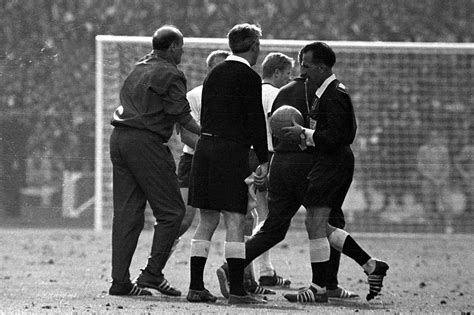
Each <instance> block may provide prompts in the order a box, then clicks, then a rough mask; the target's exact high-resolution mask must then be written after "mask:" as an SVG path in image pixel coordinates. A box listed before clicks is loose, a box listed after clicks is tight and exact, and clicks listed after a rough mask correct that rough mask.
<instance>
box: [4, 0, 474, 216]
mask: <svg viewBox="0 0 474 315" xmlns="http://www.w3.org/2000/svg"><path fill="white" fill-rule="evenodd" d="M473 12H474V1H472V0H456V1H443V0H418V1H409V0H393V1H388V0H387V1H380V0H364V1H359V0H339V1H331V0H291V1H290V0H275V1H270V0H255V1H246V0H161V1H157V0H134V1H132V0H101V1H99V0H81V1H75V0H35V1H30V0H2V1H0V42H1V43H2V44H1V46H0V111H1V114H0V156H1V159H0V171H1V174H2V177H1V178H0V184H1V186H0V217H2V216H4V217H6V216H8V217H18V216H22V215H23V212H25V211H26V210H25V208H27V207H28V206H29V205H32V206H33V207H34V208H35V209H38V207H40V208H41V207H42V206H44V208H45V209H48V210H50V209H54V208H57V209H59V208H60V207H61V204H62V200H61V198H62V193H61V189H62V186H63V180H64V174H65V172H84V173H87V172H92V171H93V170H94V131H95V85H94V84H95V83H94V82H95V36H96V35H103V34H111V35H134V36H150V35H151V34H152V33H153V31H154V30H155V29H156V28H157V27H158V26H160V25H162V24H166V23H169V24H174V25H176V26H177V27H178V28H180V29H181V30H182V32H183V34H184V35H185V36H187V37H219V38H222V37H225V35H226V33H227V31H228V29H229V28H230V27H231V26H233V25H234V24H236V23H241V22H252V23H259V24H260V25H261V26H262V29H263V33H264V36H263V38H266V39H296V40H308V41H309V40H333V41H336V40H337V41H338V40H347V41H401V42H458V43H464V42H472V41H473V34H474V29H473V23H472V15H473ZM136 57H137V58H138V57H140V56H136ZM468 66H470V67H471V68H470V76H469V77H468V78H464V77H460V78H458V79H459V84H460V85H466V86H471V91H472V72H473V69H472V67H473V65H472V64H470V65H468ZM468 73H469V71H468ZM189 88H191V87H189ZM400 93H404V91H402V90H400ZM434 93H436V91H434ZM415 103H416V101H415ZM409 104H411V103H410V102H407V103H404V104H399V103H393V104H390V106H389V107H388V108H386V109H384V111H385V112H386V117H385V118H384V119H382V120H380V119H378V120H377V121H376V120H373V119H370V117H365V118H366V119H367V120H366V121H367V122H369V125H367V126H365V127H364V128H363V129H362V134H360V138H359V140H358V143H357V144H356V145H357V146H358V151H359V152H360V156H359V157H358V158H359V159H360V165H361V168H360V170H361V172H362V175H361V176H360V178H361V179H364V178H365V179H366V180H361V181H360V182H359V183H358V185H359V186H360V191H361V192H362V193H363V194H367V196H366V197H365V198H364V200H366V204H365V205H364V207H365V208H366V209H367V210H368V211H369V212H370V211H371V209H372V208H373V209H375V208H377V207H379V208H383V210H387V209H390V207H393V208H397V207H398V208H400V205H401V204H403V203H404V202H407V201H406V200H403V198H404V196H406V195H407V194H406V192H407V191H408V192H409V191H412V190H413V189H420V190H422V189H423V187H421V186H422V185H423V184H422V183H420V185H419V187H418V186H417V187H413V186H410V183H412V182H413V181H410V180H409V178H410V176H416V174H417V173H419V172H420V170H419V169H418V168H417V167H416V165H415V164H416V163H418V162H416V163H414V162H413V161H415V160H416V161H418V160H419V159H422V158H423V154H424V155H426V156H433V152H436V154H435V155H438V152H440V151H439V150H440V149H439V148H434V149H433V148H431V149H430V148H429V147H428V148H426V149H424V151H426V152H425V153H423V152H421V153H420V152H418V151H423V150H421V147H422V146H423V145H424V144H425V143H426V141H428V139H429V138H430V137H431V136H432V137H433V138H434V139H436V140H433V142H432V146H436V145H438V144H439V143H444V146H445V147H446V154H447V159H448V160H449V163H450V165H452V167H453V170H454V171H452V172H450V174H449V176H450V177H452V178H454V179H458V180H459V182H466V183H467V184H466V185H468V186H469V183H471V181H470V180H469V178H468V179H467V180H466V179H465V176H466V173H465V172H464V171H459V170H458V168H457V166H456V165H457V164H456V161H458V160H459V161H460V160H461V156H464V157H463V158H464V160H466V156H467V165H470V167H471V168H472V163H473V162H472V149H469V146H470V147H472V140H469V139H472V135H473V134H472V130H473V125H472V121H473V120H472V118H473V117H472V111H473V110H472V109H471V107H472V106H473V104H472V95H471V100H470V102H468V103H462V104H460V103H456V102H454V103H452V104H451V105H450V106H451V108H445V107H444V104H441V103H439V102H438V103H437V102H436V101H432V102H431V101H430V102H429V103H423V104H421V103H420V104H419V107H418V108H413V110H406V109H402V108H401V107H403V106H411V105H409ZM423 106H427V108H423ZM375 110H377V109H375ZM446 110H447V111H448V112H449V113H450V114H449V115H450V122H451V123H453V124H457V125H458V126H459V128H455V129H456V130H463V132H462V134H460V133H459V132H451V133H450V132H449V128H448V132H444V133H442V134H435V132H433V134H432V135H431V132H430V133H429V134H427V135H426V139H425V138H414V137H411V136H410V133H412V134H416V133H417V128H420V127H421V126H426V125H429V124H430V122H432V121H434V120H436V119H437V118H436V117H439V116H438V113H441V112H445V111H446ZM402 113H403V115H404V117H402V119H394V117H398V118H400V117H399V116H400V115H402ZM371 123H372V124H373V125H370V124H371ZM400 123H401V124H402V125H397V124H400ZM394 129H397V130H403V132H405V133H406V135H405V136H406V137H407V138H413V139H417V140H415V141H419V143H414V144H413V145H412V146H409V147H400V146H397V145H394V141H396V139H394V138H393V136H391V134H390V132H387V131H390V130H394ZM440 137H441V138H443V139H444V140H442V139H441V140H440ZM425 140H426V141H425ZM443 141H445V142H443ZM469 141H471V142H469ZM466 148H467V149H466ZM397 150H398V151H397ZM403 150H413V152H411V153H410V154H406V152H405V151H403ZM430 150H432V151H430ZM469 150H471V151H469ZM401 151H403V152H404V153H403V154H399V153H397V152H401ZM441 151H443V149H441ZM430 152H431V154H430ZM407 156H410V157H411V159H412V160H410V161H403V160H402V159H403V158H404V157H407ZM415 157H416V159H415ZM464 163H465V161H464ZM465 164H466V163H465ZM364 165H366V166H367V165H372V166H373V165H376V166H377V167H378V168H377V167H376V168H373V167H372V168H370V169H371V170H374V169H376V171H375V172H373V173H371V171H370V170H369V169H367V170H364ZM427 172H431V171H430V170H427ZM387 176H390V177H391V178H392V179H393V181H392V184H391V185H390V187H384V186H383V185H384V183H385V182H386V181H384V178H386V177H387ZM471 176H472V170H471ZM407 179H408V180H407ZM472 182H474V180H472ZM393 183H395V184H393ZM461 186H462V185H461ZM89 188H91V187H89ZM375 188H377V190H378V191H379V192H381V194H383V195H384V196H385V197H384V198H383V201H381V202H379V201H377V200H376V199H377V198H375V197H374V196H377V194H370V191H371V190H373V189H375ZM466 189H467V190H466ZM460 190H461V191H467V192H468V193H469V191H470V192H472V186H469V187H467V188H466V187H464V186H463V187H460ZM429 193H431V194H435V195H436V194H437V193H436V192H429ZM468 193H466V192H464V193H463V194H464V197H465V200H464V201H463V202H464V204H465V206H464V208H463V211H465V210H466V211H469V206H468V203H469V200H471V202H472V199H470V197H469V196H467V195H468ZM438 195H439V194H438ZM420 196H422V194H420ZM425 197H426V198H428V199H429V197H430V196H429V194H428V196H425ZM35 198H36V199H38V200H36V199H35ZM39 199H41V200H39ZM45 199H46V200H45ZM431 199H433V198H431ZM419 202H425V201H423V200H419ZM426 202H428V201H426ZM380 203H381V205H379V204H380ZM433 207H437V206H436V205H434V206H433ZM470 207H472V204H470ZM377 209H378V208H377ZM387 219H391V220H394V221H397V220H398V219H397V218H395V219H394V218H393V216H388V217H387Z"/></svg>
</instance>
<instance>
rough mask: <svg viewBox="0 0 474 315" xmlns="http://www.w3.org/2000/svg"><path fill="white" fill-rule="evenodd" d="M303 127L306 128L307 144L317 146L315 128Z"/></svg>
mask: <svg viewBox="0 0 474 315" xmlns="http://www.w3.org/2000/svg"><path fill="white" fill-rule="evenodd" d="M303 129H304V135H305V136H306V145H307V146H309V147H314V146H316V145H315V143H314V139H313V134H314V130H313V129H307V128H303Z"/></svg>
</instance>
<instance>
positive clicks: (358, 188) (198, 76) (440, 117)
mask: <svg viewBox="0 0 474 315" xmlns="http://www.w3.org/2000/svg"><path fill="white" fill-rule="evenodd" d="M309 42H311V40H307V41H306V40H304V41H302V40H266V39H263V40H261V54H260V59H259V61H258V62H257V65H256V66H255V70H256V71H257V72H259V73H260V74H261V66H260V64H261V62H262V60H263V58H264V57H265V55H266V54H267V53H269V52H275V51H279V52H283V53H285V54H287V55H289V56H290V57H292V58H294V59H295V60H297V55H298V51H299V50H300V49H301V48H302V47H303V46H304V45H306V44H308V43H309ZM326 42H327V43H328V44H329V45H330V46H331V47H333V49H334V50H335V52H336V56H337V62H336V65H335V68H334V72H335V73H336V76H337V77H338V78H340V80H341V81H342V82H343V83H344V84H345V85H346V87H347V88H348V90H349V93H350V94H351V97H352V99H353V102H354V106H355V110H356V116H357V120H358V125H359V127H358V132H357V136H356V142H355V143H354V145H353V149H354V152H355V154H356V172H355V175H354V182H353V185H352V186H351V190H350V193H349V195H348V197H347V200H346V202H345V204H344V207H343V209H344V212H345V214H346V221H348V223H349V222H353V223H354V226H358V228H359V230H360V231H368V232H381V231H386V230H387V229H388V230H390V227H391V226H397V225H400V224H404V226H405V227H404V228H403V230H401V231H402V232H412V231H414V230H416V229H419V228H420V227H423V226H427V231H437V229H439V230H440V231H444V230H445V229H446V227H447V226H451V228H453V226H454V230H455V231H456V229H457V224H458V222H457V221H456V218H458V217H461V216H462V214H463V213H464V212H465V211H466V207H467V205H468V204H469V202H468V201H469V198H472V196H469V191H466V190H465V182H464V181H465V179H464V177H463V176H464V175H466V174H460V172H459V171H456V170H457V168H456V167H455V165H454V163H455V157H456V156H457V155H458V154H460V152H462V148H463V146H464V145H466V143H467V142H468V139H467V138H468V137H469V136H468V135H469V132H470V131H469V130H470V129H469V128H472V121H473V118H474V115H473V113H474V109H473V108H474V104H473V103H474V85H473V84H472V82H473V73H474V44H472V43H405V42H349V41H326ZM215 49H228V47H227V39H225V38H185V42H184V55H183V57H182V64H181V65H179V68H180V69H181V70H182V71H183V72H184V73H185V75H186V78H187V80H188V90H190V89H192V88H193V87H195V86H197V85H199V84H201V83H202V81H203V80H204V78H205V75H206V65H205V60H206V57H207V55H208V54H209V53H210V52H211V51H212V50H215ZM150 50H151V37H135V36H112V35H99V36H97V37H96V69H95V70H96V95H95V103H96V108H95V110H96V138H95V195H94V201H93V202H94V211H95V215H94V229H95V230H97V231H100V230H102V229H104V228H108V227H110V226H111V223H112V214H113V207H112V166H111V162H110V157H109V147H108V138H109V136H110V133H111V131H112V126H111V125H110V119H111V117H112V113H113V111H114V109H115V108H116V107H117V106H118V105H119V91H120V88H121V85H122V82H123V80H124V79H125V77H126V76H127V74H128V73H129V72H130V71H131V70H132V68H133V65H134V63H135V62H136V61H137V60H138V59H139V58H140V57H142V56H143V55H145V54H146V53H148V52H149V51H150ZM294 72H295V75H296V74H297V73H298V69H297V66H296V69H295V71H294ZM433 130H435V131H438V135H439V137H441V138H443V137H444V138H445V139H446V140H447V141H444V140H443V139H441V138H440V140H439V143H443V144H444V145H445V146H447V149H448V152H449V156H448V158H449V159H450V165H438V167H433V168H428V169H429V171H430V172H432V174H431V175H432V177H434V178H436V176H437V174H436V172H438V171H440V169H442V168H443V167H449V169H450V172H449V178H445V179H443V180H444V181H445V183H443V186H442V187H441V188H440V190H439V191H440V193H439V194H438V197H439V198H434V199H436V200H434V201H433V200H429V197H430V196H431V198H432V199H433V196H436V194H434V192H433V191H432V190H430V187H429V186H427V185H426V182H427V181H429V178H428V177H429V176H430V174H425V173H426V172H424V169H423V166H422V165H421V164H420V163H421V162H423V161H420V155H419V151H420V149H421V147H422V146H423V145H425V144H426V143H427V141H428V138H429V136H430V134H431V132H432V131H433ZM471 132H472V131H471ZM471 134H472V133H471ZM169 145H170V148H171V150H172V152H173V154H174V156H175V158H176V159H177V158H178V156H179V154H180V153H181V152H180V150H181V148H182V146H181V144H180V142H179V140H178V139H177V138H176V137H175V136H173V137H172V138H171V139H170V141H169ZM431 149H432V150H433V152H436V150H437V147H436V146H433V147H432V148H431ZM423 163H428V164H430V163H431V164H433V163H434V164H436V163H437V162H436V159H432V160H431V161H430V160H428V161H424V162H423ZM471 163H474V162H472V161H471ZM438 199H439V200H438ZM473 210H474V209H473ZM372 219H373V220H372ZM371 220H372V221H371ZM433 222H434V223H433ZM471 224H472V222H471ZM433 226H434V227H433ZM410 229H411V230H410ZM430 229H431V230H430ZM390 231H398V230H393V229H392V230H390Z"/></svg>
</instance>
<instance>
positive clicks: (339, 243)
mask: <svg viewBox="0 0 474 315" xmlns="http://www.w3.org/2000/svg"><path fill="white" fill-rule="evenodd" d="M348 235H349V233H347V232H346V231H344V230H341V229H335V230H334V231H333V232H332V233H331V234H329V236H328V240H329V244H331V246H332V247H334V248H335V249H337V250H338V251H340V252H342V248H343V247H344V242H345V241H346V238H347V236H348Z"/></svg>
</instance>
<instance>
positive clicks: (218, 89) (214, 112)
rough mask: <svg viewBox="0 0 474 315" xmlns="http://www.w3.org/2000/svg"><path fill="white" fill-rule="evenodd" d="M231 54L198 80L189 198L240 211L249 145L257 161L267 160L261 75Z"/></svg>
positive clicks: (244, 204) (198, 203) (199, 205)
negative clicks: (198, 128)
mask: <svg viewBox="0 0 474 315" xmlns="http://www.w3.org/2000/svg"><path fill="white" fill-rule="evenodd" d="M234 58H235V57H234V56H229V57H228V58H227V59H226V61H225V62H223V63H221V64H219V65H217V66H216V67H215V68H214V69H213V70H212V71H211V73H210V74H209V76H208V77H207V78H206V80H205V82H204V88H203V91H202V108H201V138H200V139H199V141H198V143H197V145H196V151H195V153H194V160H193V166H192V171H191V184H190V189H189V204H190V205H191V206H193V207H195V208H203V209H211V210H218V211H220V210H226V211H229V212H238V213H242V214H245V213H246V212H247V201H248V188H247V185H246V184H245V182H244V180H245V178H246V177H247V176H249V175H250V173H251V171H250V165H249V150H250V146H251V145H253V148H254V150H255V153H256V155H257V158H258V160H259V163H260V164H262V163H265V162H267V161H268V147H267V139H266V124H265V115H264V113H263V107H262V89H261V78H260V76H259V75H258V74H257V73H256V72H255V71H254V70H252V69H251V68H250V67H249V66H248V65H246V64H244V63H242V62H240V61H237V60H235V59H234ZM235 82H240V83H241V84H240V85H238V86H236V85H234V83H235Z"/></svg>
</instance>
